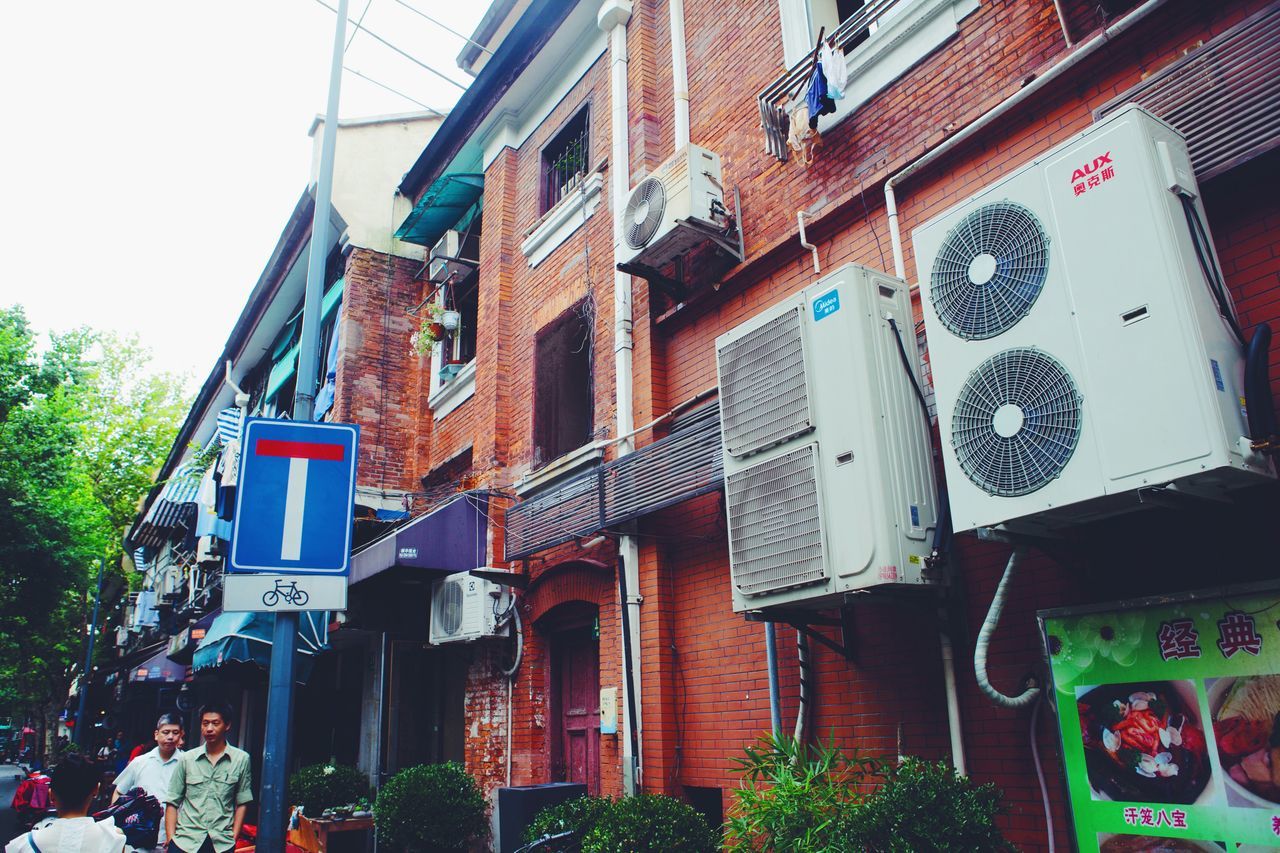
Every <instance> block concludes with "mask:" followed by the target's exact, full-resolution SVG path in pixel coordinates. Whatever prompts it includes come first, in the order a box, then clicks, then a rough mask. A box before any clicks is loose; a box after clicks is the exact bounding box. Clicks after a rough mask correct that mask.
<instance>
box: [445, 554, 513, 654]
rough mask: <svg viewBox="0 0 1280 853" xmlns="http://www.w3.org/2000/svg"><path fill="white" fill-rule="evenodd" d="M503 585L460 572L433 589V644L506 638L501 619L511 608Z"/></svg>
mask: <svg viewBox="0 0 1280 853" xmlns="http://www.w3.org/2000/svg"><path fill="white" fill-rule="evenodd" d="M509 596H510V594H509V592H507V591H506V589H505V588H504V587H503V586H502V585H500V584H496V583H493V582H492V581H487V580H484V579H482V578H477V577H474V576H472V575H471V573H470V572H458V573H457V574H454V575H449V576H448V577H446V578H441V579H440V580H438V581H436V582H435V583H434V584H432V586H431V634H430V638H431V642H432V644H435V645H438V644H440V643H456V642H464V641H467V640H478V639H480V638H482V637H495V636H505V635H506V627H505V626H502V627H499V626H498V615H499V614H501V613H502V612H503V611H505V610H506V609H507V606H508V605H509V604H510V598H509Z"/></svg>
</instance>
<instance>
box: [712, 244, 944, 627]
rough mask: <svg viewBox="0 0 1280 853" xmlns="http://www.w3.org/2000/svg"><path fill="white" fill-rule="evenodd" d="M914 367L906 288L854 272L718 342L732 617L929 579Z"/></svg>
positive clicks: (931, 494)
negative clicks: (913, 376) (733, 615)
mask: <svg viewBox="0 0 1280 853" xmlns="http://www.w3.org/2000/svg"><path fill="white" fill-rule="evenodd" d="M891 320H892V321H893V322H892V323H891V322H890V321H891ZM894 325H896V326H897V330H896V331H895V329H894ZM899 335H901V336H902V337H901V343H902V347H903V349H902V352H901V353H900V352H899ZM904 356H905V361H906V366H904V364H903V361H904ZM918 361H919V360H918V358H917V354H916V342H915V334H914V324H913V322H912V314H911V301H910V297H909V296H908V292H907V286H906V284H905V283H904V282H902V281H901V280H900V279H896V278H893V277H892V276H888V275H885V274H884V273H881V272H877V271H875V270H871V269H868V268H866V267H861V266H856V265H852V264H851V265H849V266H845V267H842V268H840V269H839V270H837V271H836V272H833V273H830V274H828V275H827V276H825V277H823V278H822V279H821V280H819V281H818V282H817V283H816V284H814V285H812V286H810V287H808V288H806V289H805V290H803V291H801V292H800V293H797V294H795V295H794V296H792V297H790V298H788V299H786V300H784V301H783V302H781V303H779V304H777V305H775V306H773V307H772V308H770V309H769V310H767V311H765V312H763V313H762V314H760V315H759V316H757V317H753V318H752V319H751V320H748V321H747V322H746V323H743V324H742V325H741V326H739V327H737V328H736V329H734V330H732V331H730V332H728V333H726V334H724V335H721V336H720V337H719V338H717V339H716V366H717V369H718V371H719V376H720V419H721V440H722V448H723V458H724V474H725V504H726V508H727V512H728V518H729V559H730V573H731V575H732V580H733V609H734V610H735V611H737V612H742V611H745V610H759V609H761V608H765V607H771V606H777V605H791V606H799V607H822V606H827V605H832V604H839V603H840V602H841V600H842V597H843V594H844V593H847V592H852V591H856V590H864V589H867V588H869V587H880V586H896V587H904V586H907V587H910V586H919V585H920V584H924V583H928V582H929V581H930V578H929V573H928V572H926V570H925V563H924V561H925V558H926V557H927V556H928V554H929V553H930V549H931V546H932V538H933V536H932V534H933V531H934V529H935V528H936V526H937V521H936V517H937V509H936V508H937V493H936V486H935V484H934V477H933V467H932V464H931V461H930V448H929V433H928V426H927V422H926V420H925V414H924V411H923V408H922V406H921V401H920V399H919V398H918V397H917V396H916V392H915V389H914V388H913V386H912V378H911V375H909V374H908V373H907V369H908V366H909V368H910V370H911V371H912V372H913V373H914V374H916V375H918V373H919V364H918Z"/></svg>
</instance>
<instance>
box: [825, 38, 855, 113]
mask: <svg viewBox="0 0 1280 853" xmlns="http://www.w3.org/2000/svg"><path fill="white" fill-rule="evenodd" d="M818 65H819V67H821V68H822V73H823V74H824V75H826V78H827V94H828V95H829V96H830V97H831V98H832V99H833V100H836V101H839V100H841V99H842V98H844V92H845V89H846V88H848V86H849V64H848V62H847V61H846V59H845V55H844V51H843V50H837V49H836V48H835V47H833V46H832V41H831V40H830V39H828V40H827V41H824V42H823V43H822V49H821V50H820V51H818Z"/></svg>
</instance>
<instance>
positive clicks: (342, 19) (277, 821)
mask: <svg viewBox="0 0 1280 853" xmlns="http://www.w3.org/2000/svg"><path fill="white" fill-rule="evenodd" d="M346 24H347V0H338V14H337V23H336V24H335V25H334V31H333V60H332V63H331V65H330V68H329V102H328V106H327V107H326V108H325V122H324V136H323V137H322V140H321V146H320V170H319V176H318V178H317V180H316V197H315V212H314V214H313V216H312V220H311V251H310V254H309V255H308V257H307V291H306V298H305V300H304V301H303V303H302V335H301V341H300V343H299V351H298V380H297V390H296V391H295V393H294V398H293V419H294V420H295V421H299V422H301V423H310V422H311V415H312V411H313V409H314V406H315V394H316V387H315V386H316V367H317V361H318V353H317V352H316V347H317V346H318V345H319V342H320V328H319V320H320V300H321V298H322V295H323V288H324V277H325V267H326V264H325V261H326V260H327V256H328V253H329V208H330V199H331V195H332V190H333V157H334V148H335V147H336V143H337V135H338V95H339V92H340V91H341V88H342V54H343V41H344V40H345V36H346ZM297 637H298V614H297V613H296V612H277V613H276V621H275V631H274V634H273V635H272V640H271V672H270V675H269V679H268V682H269V688H268V689H269V691H270V692H269V693H268V695H267V732H266V744H265V746H264V748H263V751H262V814H261V817H260V818H259V821H258V823H259V827H258V830H259V832H258V838H257V849H258V850H259V851H261V853H284V841H285V833H286V828H287V823H288V819H289V815H288V808H289V802H288V790H287V783H288V771H289V755H290V747H291V744H290V735H291V732H292V728H293V688H294V666H295V662H294V658H295V647H296V645H297Z"/></svg>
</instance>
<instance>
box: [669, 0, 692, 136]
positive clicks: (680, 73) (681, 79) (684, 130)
mask: <svg viewBox="0 0 1280 853" xmlns="http://www.w3.org/2000/svg"><path fill="white" fill-rule="evenodd" d="M667 8H668V10H669V11H670V13H671V87H672V89H674V95H675V99H676V115H675V120H676V126H675V132H676V150H677V151H679V150H680V149H681V148H684V147H685V146H686V145H688V144H689V71H688V68H687V66H686V63H685V49H684V0H667Z"/></svg>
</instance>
